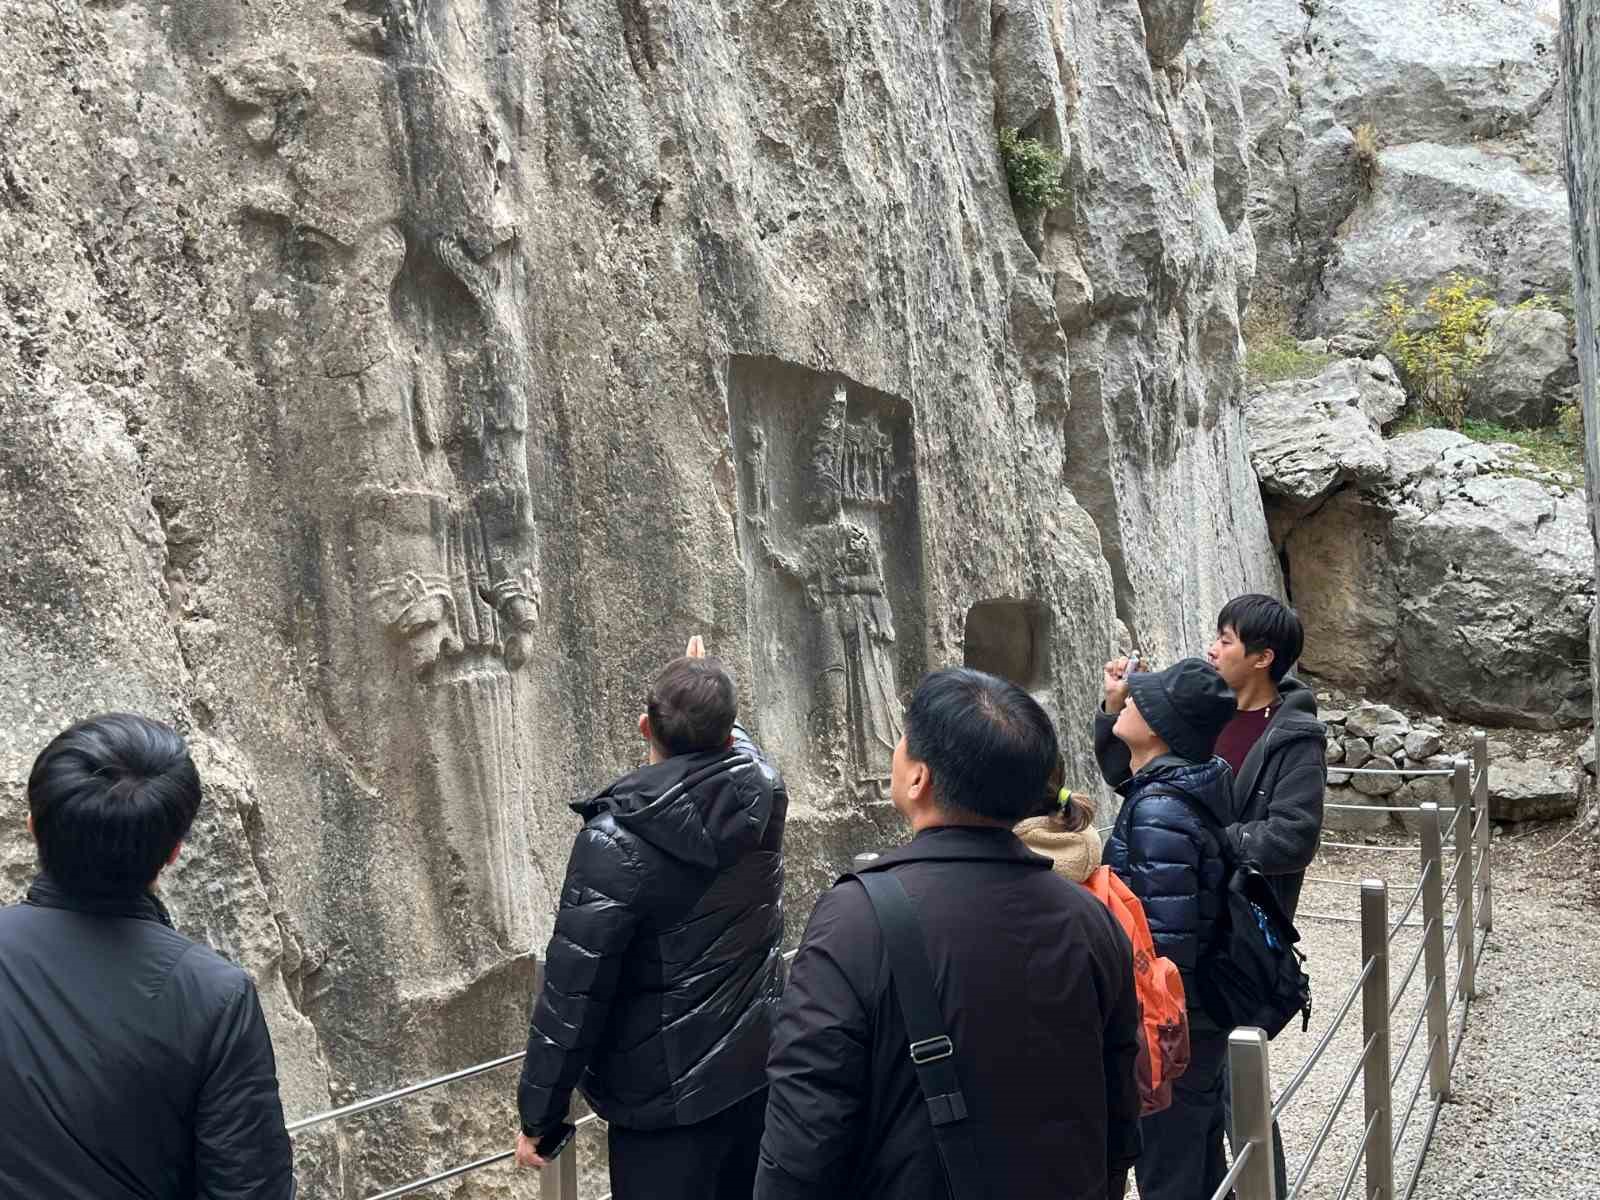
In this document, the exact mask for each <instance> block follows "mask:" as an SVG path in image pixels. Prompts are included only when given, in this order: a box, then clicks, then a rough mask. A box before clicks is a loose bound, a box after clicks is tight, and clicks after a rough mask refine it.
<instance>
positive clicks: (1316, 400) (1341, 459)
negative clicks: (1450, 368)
mask: <svg viewBox="0 0 1600 1200" xmlns="http://www.w3.org/2000/svg"><path fill="white" fill-rule="evenodd" d="M1404 407H1405V392H1404V391H1403V390H1402V389H1401V387H1400V382H1399V380H1398V379H1396V378H1395V375H1394V369H1393V368H1392V367H1391V366H1390V365H1389V362H1388V360H1387V359H1382V358H1379V359H1376V360H1374V361H1372V362H1367V361H1364V360H1362V359H1344V360H1343V361H1340V362H1336V363H1333V364H1332V365H1331V366H1329V367H1327V368H1326V369H1325V370H1323V371H1322V373H1321V374H1319V375H1317V376H1315V377H1313V378H1310V379H1288V380H1284V381H1282V382H1280V383H1274V384H1271V385H1269V386H1267V387H1264V388H1262V389H1261V390H1259V391H1257V392H1255V393H1254V394H1253V395H1251V396H1249V397H1248V398H1247V399H1246V401H1245V424H1246V427H1247V428H1248V430H1249V433H1250V462H1251V464H1252V465H1253V466H1254V467H1255V471H1256V478H1257V479H1259V480H1260V481H1261V489H1262V491H1264V492H1265V493H1267V494H1268V495H1269V496H1280V497H1283V498H1284V499H1286V500H1290V501H1294V502H1297V503H1299V504H1305V505H1310V504H1315V503H1316V502H1317V501H1319V500H1321V499H1322V498H1323V497H1325V496H1327V495H1328V493H1330V492H1331V491H1333V490H1334V488H1336V487H1338V486H1340V485H1341V484H1346V483H1374V482H1376V481H1378V480H1381V479H1382V478H1384V476H1385V473H1386V472H1387V470H1388V457H1387V455H1386V454H1385V453H1384V448H1383V434H1382V431H1381V429H1380V425H1382V424H1383V423H1384V422H1386V421H1392V420H1394V418H1395V417H1397V416H1398V415H1399V414H1400V410H1401V409H1403V408H1404Z"/></svg>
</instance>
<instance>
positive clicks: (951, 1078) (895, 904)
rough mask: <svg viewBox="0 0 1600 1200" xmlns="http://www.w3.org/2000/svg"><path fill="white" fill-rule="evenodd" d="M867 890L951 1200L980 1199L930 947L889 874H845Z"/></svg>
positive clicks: (974, 1148)
mask: <svg viewBox="0 0 1600 1200" xmlns="http://www.w3.org/2000/svg"><path fill="white" fill-rule="evenodd" d="M845 878H846V879H854V880H855V881H856V882H857V883H859V884H860V885H861V886H862V887H864V888H865V889H866V891H867V899H868V900H870V901H871V902H872V910H873V912H874V913H875V914H876V915H877V918H878V927H879V928H880V929H881V930H882V931H883V948H884V955H885V957H886V958H887V959H888V960H889V974H890V975H891V976H892V977H893V979H894V990H895V994H896V995H898V996H899V997H900V1015H901V1016H902V1017H903V1018H904V1020H905V1023H906V1033H907V1035H908V1036H909V1038H910V1041H911V1044H910V1046H909V1048H908V1049H909V1053H910V1055H911V1063H912V1066H913V1067H914V1068H915V1069H916V1072H917V1083H918V1084H920V1085H921V1087H922V1095H923V1099H924V1100H926V1101H927V1104H928V1118H929V1120H931V1121H932V1122H933V1140H934V1143H935V1144H936V1145H937V1146H938V1147H939V1159H940V1161H941V1162H942V1163H943V1164H944V1173H945V1179H946V1182H948V1183H949V1185H950V1196H951V1200H981V1198H982V1197H985V1196H987V1195H988V1194H989V1193H988V1188H987V1186H986V1185H985V1184H984V1181H983V1173H982V1169H981V1166H980V1163H979V1159H978V1144H977V1139H976V1137H975V1136H974V1130H973V1127H972V1121H971V1120H970V1118H969V1117H968V1114H967V1102H966V1098H965V1097H964V1096H963V1095H962V1094H961V1079H960V1077H959V1076H958V1075H957V1074H956V1062H955V1043H954V1042H952V1041H951V1040H950V1035H949V1034H948V1033H947V1032H945V1030H946V1025H945V1020H944V1014H943V1012H942V1011H941V1010H940V1007H939V993H938V992H937V991H936V990H935V988H934V983H933V967H932V966H931V965H930V963H929V960H928V943H927V940H926V939H925V938H924V937H923V932H922V923H921V922H920V921H919V920H918V919H917V910H916V909H915V908H914V907H913V906H912V904H911V897H909V896H907V895H906V890H905V888H904V887H902V886H901V884H900V881H899V880H898V879H896V878H895V877H894V876H893V875H892V874H890V873H889V872H888V871H869V872H867V873H865V874H862V875H847V876H845Z"/></svg>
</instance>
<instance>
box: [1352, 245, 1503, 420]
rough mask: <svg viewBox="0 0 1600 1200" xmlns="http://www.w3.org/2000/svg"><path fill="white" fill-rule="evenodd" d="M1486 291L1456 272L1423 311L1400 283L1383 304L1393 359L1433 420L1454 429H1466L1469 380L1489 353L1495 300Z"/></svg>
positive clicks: (1438, 287) (1381, 314) (1380, 318)
mask: <svg viewBox="0 0 1600 1200" xmlns="http://www.w3.org/2000/svg"><path fill="white" fill-rule="evenodd" d="M1483 287H1484V284H1483V280H1481V279H1471V278H1468V277H1467V276H1465V275H1462V274H1460V273H1459V272H1454V273H1452V274H1451V275H1449V276H1448V277H1447V278H1446V279H1445V281H1444V282H1443V283H1440V284H1437V285H1435V286H1434V287H1433V288H1432V289H1431V290H1430V291H1429V292H1428V295H1427V298H1426V299H1424V300H1423V302H1422V304H1421V305H1420V306H1419V305H1413V304H1412V303H1411V300H1410V297H1409V296H1408V295H1407V293H1406V289H1405V288H1404V286H1402V285H1401V284H1398V283H1391V284H1390V285H1389V286H1388V287H1387V288H1385V289H1384V293H1383V299H1382V301H1381V303H1380V305H1379V310H1378V321H1379V325H1380V326H1381V328H1382V329H1383V331H1384V332H1385V334H1386V343H1385V344H1386V347H1387V349H1388V352H1389V355H1390V357H1391V358H1393V359H1394V362H1395V365H1396V366H1397V367H1399V368H1400V372H1401V374H1402V375H1404V376H1405V379H1406V382H1407V384H1408V385H1409V386H1410V390H1411V392H1412V394H1413V395H1415V396H1417V397H1418V398H1419V399H1420V400H1421V401H1422V404H1423V408H1424V409H1425V410H1426V412H1427V414H1428V416H1430V417H1432V418H1434V419H1436V420H1438V421H1439V422H1442V423H1443V424H1445V425H1447V426H1449V427H1450V428H1451V429H1460V428H1461V423H1462V421H1463V420H1464V419H1465V417H1466V404H1467V383H1466V381H1467V377H1468V376H1469V375H1470V374H1471V372H1472V371H1473V369H1474V368H1475V367H1477V365H1478V364H1479V363H1480V362H1482V361H1483V356H1484V354H1485V353H1486V351H1487V347H1486V346H1485V344H1484V339H1483V332H1484V325H1485V323H1486V322H1487V320H1488V316H1489V310H1490V309H1492V308H1493V307H1494V299H1493V298H1492V297H1490V296H1486V295H1484V294H1483Z"/></svg>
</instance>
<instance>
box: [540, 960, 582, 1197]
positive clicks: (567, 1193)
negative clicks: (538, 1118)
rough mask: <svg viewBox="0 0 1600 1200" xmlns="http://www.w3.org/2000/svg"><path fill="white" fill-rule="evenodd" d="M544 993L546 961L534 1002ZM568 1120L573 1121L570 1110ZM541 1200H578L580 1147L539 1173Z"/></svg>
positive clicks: (570, 1146) (573, 1147) (573, 1144)
mask: <svg viewBox="0 0 1600 1200" xmlns="http://www.w3.org/2000/svg"><path fill="white" fill-rule="evenodd" d="M543 993H544V959H542V958H541V959H540V960H539V961H538V962H536V963H534V964H533V1002H534V1003H535V1004H537V1003H539V997H540V996H541V995H542V994H543ZM567 1120H569V1121H570V1120H572V1111H571V1109H568V1111H567ZM539 1200H578V1145H577V1142H576V1141H573V1142H570V1143H568V1145H567V1148H566V1149H565V1150H563V1151H562V1152H561V1153H560V1154H559V1155H557V1156H556V1160H555V1162H553V1163H551V1164H550V1165H549V1166H548V1167H544V1168H542V1169H541V1170H540V1171H539Z"/></svg>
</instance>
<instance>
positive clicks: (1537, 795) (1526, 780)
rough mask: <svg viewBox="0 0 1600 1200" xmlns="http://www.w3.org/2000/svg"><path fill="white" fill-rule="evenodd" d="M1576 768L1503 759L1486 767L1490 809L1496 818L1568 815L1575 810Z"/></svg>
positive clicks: (1540, 762)
mask: <svg viewBox="0 0 1600 1200" xmlns="http://www.w3.org/2000/svg"><path fill="white" fill-rule="evenodd" d="M1578 774H1579V772H1578V769H1577V768H1576V767H1573V766H1571V765H1562V764H1558V763H1553V762H1548V761H1546V760H1544V759H1538V758H1530V759H1514V758H1513V759H1506V760H1504V761H1501V762H1496V763H1495V764H1494V765H1493V766H1492V767H1491V768H1490V770H1489V812H1490V815H1491V816H1493V817H1494V819H1495V820H1497V821H1535V820H1546V819H1549V818H1552V817H1569V816H1571V815H1572V814H1573V813H1575V812H1577V811H1578V785H1579V782H1580V780H1579V778H1578Z"/></svg>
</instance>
